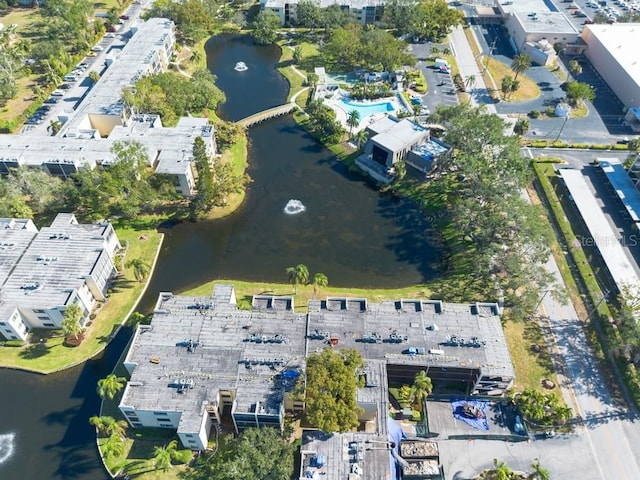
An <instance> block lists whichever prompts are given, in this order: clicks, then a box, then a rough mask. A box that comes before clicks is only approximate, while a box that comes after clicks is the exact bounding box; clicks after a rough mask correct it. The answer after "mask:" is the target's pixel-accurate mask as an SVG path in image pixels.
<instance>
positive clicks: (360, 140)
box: [355, 128, 369, 148]
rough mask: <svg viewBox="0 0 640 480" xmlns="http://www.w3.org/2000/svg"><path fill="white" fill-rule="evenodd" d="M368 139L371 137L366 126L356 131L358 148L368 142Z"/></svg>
mask: <svg viewBox="0 0 640 480" xmlns="http://www.w3.org/2000/svg"><path fill="white" fill-rule="evenodd" d="M368 139H369V134H368V133H367V129H366V128H364V129H362V130H360V131H359V132H358V133H356V136H355V140H356V145H358V148H360V147H362V145H364V144H365V143H367V140H368Z"/></svg>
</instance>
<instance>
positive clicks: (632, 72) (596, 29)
mask: <svg viewBox="0 0 640 480" xmlns="http://www.w3.org/2000/svg"><path fill="white" fill-rule="evenodd" d="M584 28H585V34H586V35H589V34H590V35H592V36H593V37H595V38H596V39H597V40H598V41H599V42H600V43H601V44H602V46H603V47H604V48H606V49H607V51H608V52H609V53H610V54H611V56H612V57H613V58H614V59H615V61H616V62H617V63H618V64H619V65H620V66H621V67H622V68H623V69H624V71H625V72H627V74H628V75H629V76H630V77H631V78H632V79H633V81H634V82H635V83H636V84H638V85H640V56H639V55H638V50H637V48H638V41H639V40H640V23H614V24H613V25H609V24H606V25H596V24H593V25H585V26H584Z"/></svg>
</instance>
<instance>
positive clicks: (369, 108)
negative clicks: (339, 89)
mask: <svg viewBox="0 0 640 480" xmlns="http://www.w3.org/2000/svg"><path fill="white" fill-rule="evenodd" d="M337 103H338V106H339V107H340V108H342V109H343V110H344V111H345V112H346V114H347V115H349V113H350V112H351V111H352V110H356V111H357V112H358V113H359V114H360V120H361V121H362V120H364V119H365V118H367V117H368V116H370V115H375V114H376V113H392V112H395V110H396V108H395V107H394V106H393V103H391V102H390V101H389V100H385V101H382V102H377V103H359V102H354V101H352V100H345V99H344V98H343V99H341V100H338V102H337Z"/></svg>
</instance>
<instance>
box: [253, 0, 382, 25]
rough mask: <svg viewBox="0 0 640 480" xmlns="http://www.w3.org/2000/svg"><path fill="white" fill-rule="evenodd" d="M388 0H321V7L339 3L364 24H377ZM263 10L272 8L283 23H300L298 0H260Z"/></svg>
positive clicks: (341, 7)
mask: <svg viewBox="0 0 640 480" xmlns="http://www.w3.org/2000/svg"><path fill="white" fill-rule="evenodd" d="M385 1H386V0H340V1H335V0H320V1H319V2H318V3H319V5H320V8H327V7H330V6H332V5H338V6H339V7H340V9H341V10H343V11H347V12H349V13H351V15H352V16H353V18H354V19H355V20H356V21H357V22H358V23H360V24H362V25H372V24H373V25H377V24H379V23H380V22H382V14H383V12H384V4H385ZM260 5H261V7H262V9H263V10H271V11H272V12H274V13H276V14H277V15H278V16H279V17H280V23H281V24H282V25H296V24H297V23H298V15H297V7H298V0H260Z"/></svg>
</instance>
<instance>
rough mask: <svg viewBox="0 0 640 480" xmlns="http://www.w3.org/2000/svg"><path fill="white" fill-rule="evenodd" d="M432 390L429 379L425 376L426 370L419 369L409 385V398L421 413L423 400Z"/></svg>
mask: <svg viewBox="0 0 640 480" xmlns="http://www.w3.org/2000/svg"><path fill="white" fill-rule="evenodd" d="M432 390H433V385H432V383H431V379H430V378H429V377H428V376H427V372H426V371H424V370H421V371H420V372H418V373H417V374H416V377H415V379H414V381H413V385H412V386H411V399H412V401H413V403H414V404H415V406H416V407H417V409H418V411H419V412H420V413H422V411H423V407H424V402H425V400H426V399H427V397H428V396H429V395H431V391H432Z"/></svg>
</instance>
